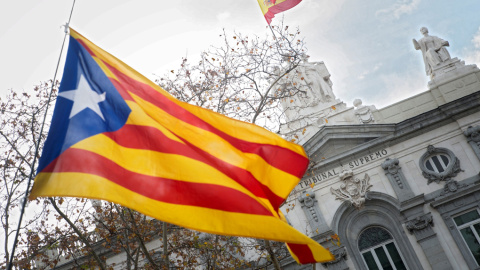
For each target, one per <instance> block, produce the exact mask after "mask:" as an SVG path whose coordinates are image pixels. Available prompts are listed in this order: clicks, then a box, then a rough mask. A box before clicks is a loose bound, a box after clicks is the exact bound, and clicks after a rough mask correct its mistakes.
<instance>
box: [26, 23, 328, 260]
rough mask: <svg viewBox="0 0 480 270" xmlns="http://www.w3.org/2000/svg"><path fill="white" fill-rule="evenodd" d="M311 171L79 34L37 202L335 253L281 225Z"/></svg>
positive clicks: (290, 147)
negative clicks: (122, 210) (83, 201)
mask: <svg viewBox="0 0 480 270" xmlns="http://www.w3.org/2000/svg"><path fill="white" fill-rule="evenodd" d="M307 165H308V159H307V157H306V155H305V153H304V150H303V148H302V147H300V146H298V145H296V144H293V143H290V142H287V141H285V140H283V139H282V138H281V137H279V136H277V135H275V134H273V133H271V132H269V131H267V130H265V129H263V128H261V127H258V126H255V125H253V124H249V123H245V122H241V121H237V120H232V119H229V118H227V117H225V116H223V115H220V114H217V113H214V112H212V111H209V110H206V109H203V108H200V107H197V106H193V105H190V104H187V103H184V102H181V101H178V100H176V99H175V98H174V97H172V96H171V95H169V94H168V93H167V92H166V91H165V90H163V89H162V88H160V87H159V86H158V85H156V84H155V83H153V82H151V81H150V80H148V79H147V78H145V77H143V76H142V75H140V74H139V73H138V72H136V71H135V70H133V69H132V68H130V67H129V66H127V65H126V64H124V63H123V62H121V61H120V60H118V59H117V58H115V57H114V56H112V55H110V54H109V53H107V52H105V51H104V50H102V49H100V48H99V47H97V46H96V45H95V44H93V43H92V42H90V41H89V40H88V39H86V38H84V37H83V36H81V35H80V34H79V33H77V32H76V31H74V30H73V29H70V44H69V49H68V54H67V60H66V63H65V69H64V74H63V78H62V82H61V84H60V88H59V93H58V98H57V101H56V104H55V110H54V113H53V118H52V123H51V127H50V131H49V133H48V137H47V140H46V141H45V145H44V149H43V153H42V156H41V158H40V161H39V166H38V169H37V176H36V178H35V182H34V186H33V189H32V191H31V194H30V199H35V198H36V197H49V196H68V197H84V198H91V199H103V200H107V201H110V202H114V203H118V204H121V205H124V206H126V207H129V208H132V209H135V210H137V211H139V212H141V213H143V214H145V215H148V216H151V217H154V218H156V219H159V220H163V221H166V222H168V223H172V224H176V225H179V226H183V227H186V228H190V229H194V230H199V231H204V232H208V233H213V234H223V235H235V236H243V237H254V238H263V239H271V240H275V241H282V242H288V243H293V244H299V245H300V246H303V247H307V246H308V250H309V251H308V252H306V253H305V254H301V258H297V260H298V261H299V262H301V263H309V262H315V261H317V262H319V261H326V260H330V259H331V258H332V256H331V254H330V253H329V252H328V251H327V250H325V249H324V248H323V247H322V246H320V245H319V244H318V243H316V242H315V241H314V240H312V239H311V238H309V237H307V236H305V235H303V234H302V233H300V232H298V231H297V230H295V229H294V228H293V227H291V226H289V225H288V224H287V223H286V222H284V221H283V220H282V217H281V216H280V215H281V213H280V212H279V207H280V205H281V204H282V203H283V201H284V200H285V199H286V198H287V196H288V194H289V193H290V191H291V190H292V189H293V188H294V187H295V186H296V185H297V183H298V181H299V178H301V177H302V176H303V173H304V171H305V169H306V167H307Z"/></svg>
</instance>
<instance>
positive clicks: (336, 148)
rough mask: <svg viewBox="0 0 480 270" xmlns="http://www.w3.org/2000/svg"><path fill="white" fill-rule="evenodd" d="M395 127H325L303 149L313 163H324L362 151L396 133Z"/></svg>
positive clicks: (376, 125)
mask: <svg viewBox="0 0 480 270" xmlns="http://www.w3.org/2000/svg"><path fill="white" fill-rule="evenodd" d="M394 129H395V126H394V125H383V124H374V125H348V126H325V127H323V128H322V129H320V130H319V131H318V132H317V133H316V134H315V135H314V136H313V137H312V138H310V139H309V140H308V141H307V142H306V143H305V144H304V145H303V147H304V148H305V151H307V153H308V155H309V158H310V159H311V160H312V161H322V160H326V159H329V158H332V157H338V156H341V155H343V154H345V153H347V152H352V151H361V150H362V149H363V148H368V147H369V146H370V145H373V144H375V142H376V141H378V140H382V139H383V138H384V137H386V136H390V135H392V134H393V133H394Z"/></svg>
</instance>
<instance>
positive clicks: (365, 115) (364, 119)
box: [353, 99, 375, 124]
mask: <svg viewBox="0 0 480 270" xmlns="http://www.w3.org/2000/svg"><path fill="white" fill-rule="evenodd" d="M353 106H355V116H357V118H358V120H359V121H360V123H362V124H373V123H375V119H374V118H373V113H372V109H371V108H370V107H371V106H364V105H362V100H360V99H355V100H354V101H353Z"/></svg>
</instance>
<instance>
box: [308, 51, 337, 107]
mask: <svg viewBox="0 0 480 270" xmlns="http://www.w3.org/2000/svg"><path fill="white" fill-rule="evenodd" d="M302 60H303V63H302V64H301V68H302V69H303V70H304V72H305V81H306V82H307V84H308V85H309V86H310V88H311V92H310V93H309V98H311V99H314V100H317V101H319V102H323V103H328V102H331V101H333V100H335V95H334V94H333V91H332V89H331V87H332V85H331V81H330V73H329V72H328V71H327V69H326V67H325V64H324V63H323V62H309V61H308V57H307V56H303V57H302Z"/></svg>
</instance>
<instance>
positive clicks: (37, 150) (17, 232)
mask: <svg viewBox="0 0 480 270" xmlns="http://www.w3.org/2000/svg"><path fill="white" fill-rule="evenodd" d="M75 1H76V0H73V4H72V9H71V10H70V16H69V17H68V22H67V23H66V24H65V25H64V26H65V36H64V37H63V42H62V47H61V49H60V55H59V56H58V61H57V67H56V68H55V74H54V75H53V81H52V87H51V88H50V93H49V95H48V101H47V104H46V108H45V113H44V115H43V121H42V126H41V128H40V132H39V134H40V135H39V136H38V140H37V142H36V145H35V153H34V155H33V161H32V165H31V166H30V175H29V177H28V182H27V188H26V189H25V197H24V198H23V203H22V209H21V211H20V218H19V220H18V226H17V231H16V233H15V240H14V241H13V247H12V252H11V253H10V259H9V261H8V267H7V270H11V269H12V268H13V257H14V256H15V248H16V247H17V243H18V235H19V234H20V228H21V225H22V219H23V215H24V213H25V207H26V205H27V200H28V191H29V190H30V185H31V182H32V178H33V175H34V171H35V163H36V161H37V156H38V152H39V149H40V141H41V139H42V136H41V135H42V133H43V129H44V127H45V121H46V118H47V113H48V107H49V106H50V102H51V100H52V93H53V87H54V86H55V81H56V79H57V73H58V67H59V66H60V61H61V58H62V53H63V48H64V47H65V40H66V39H67V35H68V26H69V25H70V21H71V19H72V14H73V8H74V7H75Z"/></svg>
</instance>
